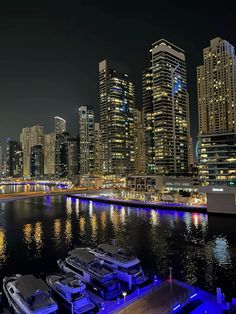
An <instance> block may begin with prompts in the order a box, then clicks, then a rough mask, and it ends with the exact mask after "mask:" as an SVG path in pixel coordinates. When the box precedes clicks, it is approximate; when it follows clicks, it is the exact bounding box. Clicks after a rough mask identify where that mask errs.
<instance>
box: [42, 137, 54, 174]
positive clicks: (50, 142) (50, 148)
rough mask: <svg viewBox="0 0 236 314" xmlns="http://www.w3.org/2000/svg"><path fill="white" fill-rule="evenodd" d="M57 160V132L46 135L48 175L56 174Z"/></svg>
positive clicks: (45, 149) (45, 160)
mask: <svg viewBox="0 0 236 314" xmlns="http://www.w3.org/2000/svg"><path fill="white" fill-rule="evenodd" d="M55 160H56V134H55V133H50V134H45V136H44V174H45V176H47V177H54V176H55Z"/></svg>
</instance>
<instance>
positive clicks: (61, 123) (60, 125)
mask: <svg viewBox="0 0 236 314" xmlns="http://www.w3.org/2000/svg"><path fill="white" fill-rule="evenodd" d="M54 121H55V133H56V134H62V133H65V132H66V120H65V119H63V118H61V117H58V116H56V117H54Z"/></svg>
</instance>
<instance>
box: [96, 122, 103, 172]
mask: <svg viewBox="0 0 236 314" xmlns="http://www.w3.org/2000/svg"><path fill="white" fill-rule="evenodd" d="M101 173H102V139H101V130H100V123H98V122H95V123H94V174H97V175H100V174H101Z"/></svg>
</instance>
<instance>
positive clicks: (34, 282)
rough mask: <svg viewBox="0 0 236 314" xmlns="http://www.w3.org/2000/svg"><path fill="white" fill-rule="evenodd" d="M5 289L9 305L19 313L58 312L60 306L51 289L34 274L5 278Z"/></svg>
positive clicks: (44, 313)
mask: <svg viewBox="0 0 236 314" xmlns="http://www.w3.org/2000/svg"><path fill="white" fill-rule="evenodd" d="M3 291H4V293H5V295H6V297H7V300H8V303H9V306H10V307H11V308H12V309H13V310H14V312H15V313H17V314H41V313H43V314H48V313H56V311H57V309H58V306H57V303H56V302H55V301H54V300H53V298H52V296H51V292H52V291H51V289H50V288H49V287H48V286H47V285H46V284H45V282H44V281H43V280H42V279H37V278H36V277H34V276H33V275H19V274H17V275H13V276H11V277H5V278H4V279H3Z"/></svg>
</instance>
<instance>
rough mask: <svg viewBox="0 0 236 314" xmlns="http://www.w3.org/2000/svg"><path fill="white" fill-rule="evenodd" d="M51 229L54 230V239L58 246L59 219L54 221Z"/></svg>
mask: <svg viewBox="0 0 236 314" xmlns="http://www.w3.org/2000/svg"><path fill="white" fill-rule="evenodd" d="M53 229H54V239H55V241H56V244H59V243H60V242H61V221H60V219H55V220H54V224H53Z"/></svg>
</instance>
